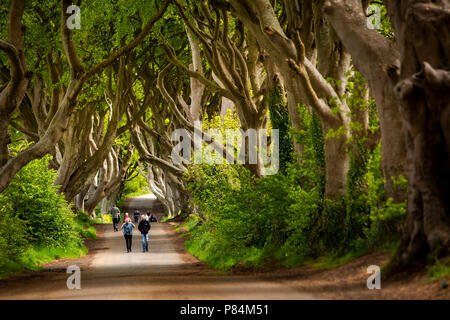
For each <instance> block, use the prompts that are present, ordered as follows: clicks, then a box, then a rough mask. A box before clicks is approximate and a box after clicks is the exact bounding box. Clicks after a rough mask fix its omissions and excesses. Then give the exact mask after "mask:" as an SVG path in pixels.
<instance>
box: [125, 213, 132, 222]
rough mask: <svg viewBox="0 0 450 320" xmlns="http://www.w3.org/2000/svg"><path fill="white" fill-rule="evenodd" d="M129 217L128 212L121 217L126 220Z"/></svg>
mask: <svg viewBox="0 0 450 320" xmlns="http://www.w3.org/2000/svg"><path fill="white" fill-rule="evenodd" d="M129 218H130V217H129V216H128V212H125V216H124V217H123V221H124V222H125V221H127V219H129Z"/></svg>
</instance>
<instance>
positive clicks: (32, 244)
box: [0, 156, 96, 274]
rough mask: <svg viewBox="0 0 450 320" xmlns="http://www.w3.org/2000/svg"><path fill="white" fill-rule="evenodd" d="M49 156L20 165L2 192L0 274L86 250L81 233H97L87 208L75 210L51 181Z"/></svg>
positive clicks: (89, 235)
mask: <svg viewBox="0 0 450 320" xmlns="http://www.w3.org/2000/svg"><path fill="white" fill-rule="evenodd" d="M48 161H49V156H46V157H44V158H42V159H39V160H34V161H32V162H30V163H29V164H28V165H27V166H25V167H24V168H22V169H21V170H20V171H19V172H18V173H17V175H16V176H15V177H14V179H13V180H12V182H11V184H10V185H9V186H8V188H7V189H6V190H5V191H4V192H2V193H1V194H0V274H5V273H10V272H17V271H20V270H23V269H31V270H34V269H36V268H38V265H40V264H42V263H45V262H49V261H52V260H54V259H59V258H69V257H79V256H80V255H82V254H84V253H86V251H87V249H86V248H85V247H84V245H83V243H82V240H81V237H85V238H95V237H96V230H95V228H94V227H92V224H93V223H94V222H93V221H92V220H90V219H89V218H88V216H87V214H86V213H83V212H79V213H78V214H77V215H75V214H73V213H72V211H71V209H70V207H69V205H68V204H67V202H66V201H65V200H64V196H63V195H59V194H57V192H56V191H57V189H58V187H57V186H55V185H54V184H53V181H54V179H55V175H56V172H55V171H54V170H51V169H48Z"/></svg>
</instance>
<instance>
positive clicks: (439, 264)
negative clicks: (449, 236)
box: [428, 258, 450, 282]
mask: <svg viewBox="0 0 450 320" xmlns="http://www.w3.org/2000/svg"><path fill="white" fill-rule="evenodd" d="M448 276H450V258H444V259H442V260H436V261H435V263H434V264H433V265H431V266H429V267H428V281H430V282H431V281H436V280H439V279H442V278H446V277H448Z"/></svg>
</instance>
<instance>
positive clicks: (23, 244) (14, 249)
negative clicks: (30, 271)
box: [0, 207, 29, 273]
mask: <svg viewBox="0 0 450 320" xmlns="http://www.w3.org/2000/svg"><path fill="white" fill-rule="evenodd" d="M28 238H29V237H28V234H27V232H26V225H25V223H24V222H23V221H22V220H18V219H14V218H12V217H10V216H9V215H8V214H6V213H5V210H4V207H3V208H0V273H1V270H3V269H4V268H5V266H6V265H7V264H8V263H11V262H17V260H18V259H19V257H20V255H21V254H22V253H23V252H24V251H25V250H26V249H27V247H28Z"/></svg>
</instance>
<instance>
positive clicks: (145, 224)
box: [138, 214, 151, 252]
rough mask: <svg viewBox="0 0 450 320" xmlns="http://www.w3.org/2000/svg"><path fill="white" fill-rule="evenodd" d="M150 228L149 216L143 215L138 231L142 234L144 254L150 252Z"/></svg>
mask: <svg viewBox="0 0 450 320" xmlns="http://www.w3.org/2000/svg"><path fill="white" fill-rule="evenodd" d="M150 228H151V226H150V222H149V221H148V216H147V215H145V214H143V215H142V216H141V221H140V222H139V225H138V229H139V231H140V232H141V237H142V252H148V232H149V231H150Z"/></svg>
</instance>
